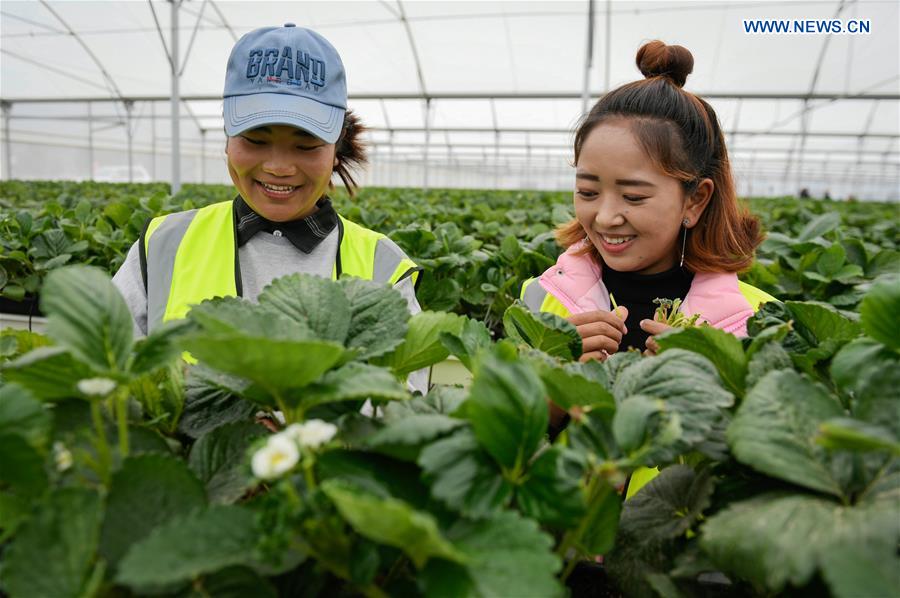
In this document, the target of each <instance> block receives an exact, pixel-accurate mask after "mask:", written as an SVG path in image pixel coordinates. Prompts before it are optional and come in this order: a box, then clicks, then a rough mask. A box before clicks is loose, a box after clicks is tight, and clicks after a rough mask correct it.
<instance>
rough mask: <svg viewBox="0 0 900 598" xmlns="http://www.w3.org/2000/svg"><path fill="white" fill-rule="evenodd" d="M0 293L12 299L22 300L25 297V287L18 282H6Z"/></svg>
mask: <svg viewBox="0 0 900 598" xmlns="http://www.w3.org/2000/svg"><path fill="white" fill-rule="evenodd" d="M0 295H2V296H4V297H7V298H9V299H12V300H13V301H22V300H23V299H25V287H23V286H21V285H18V284H7V285H6V286H5V287H3V292H2V293H0Z"/></svg>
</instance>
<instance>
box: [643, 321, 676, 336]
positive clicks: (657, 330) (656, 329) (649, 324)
mask: <svg viewBox="0 0 900 598" xmlns="http://www.w3.org/2000/svg"><path fill="white" fill-rule="evenodd" d="M640 326H641V330H643V331H644V332H648V333H650V334H654V335H655V334H661V333H663V332H665V331H666V330H671V329H672V327H671V326H669V325H668V324H663V323H662V322H654V321H653V320H641V322H640Z"/></svg>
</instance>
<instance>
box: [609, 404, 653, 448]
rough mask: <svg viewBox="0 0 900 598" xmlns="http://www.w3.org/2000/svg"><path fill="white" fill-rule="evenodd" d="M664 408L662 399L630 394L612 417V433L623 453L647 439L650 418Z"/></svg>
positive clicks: (642, 443)
mask: <svg viewBox="0 0 900 598" xmlns="http://www.w3.org/2000/svg"><path fill="white" fill-rule="evenodd" d="M664 409H665V405H664V403H663V401H661V400H659V399H655V398H653V397H648V396H646V395H631V396H630V397H628V398H627V399H625V400H624V401H622V403H621V404H620V405H619V408H618V409H617V410H616V413H615V416H614V417H613V434H614V435H615V438H616V443H617V444H618V445H619V448H620V449H621V450H622V451H623V452H624V453H626V454H627V453H631V452H633V451H636V450H637V449H639V448H640V447H641V446H643V445H644V443H645V442H647V440H648V438H647V437H648V433H649V432H650V429H651V425H652V424H651V421H650V418H651V417H652V416H653V415H655V414H657V413H660V412H661V411H663V410H664Z"/></svg>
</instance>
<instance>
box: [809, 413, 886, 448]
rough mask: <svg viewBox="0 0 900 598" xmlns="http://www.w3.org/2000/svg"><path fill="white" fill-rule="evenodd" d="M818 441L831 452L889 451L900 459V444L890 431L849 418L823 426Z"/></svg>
mask: <svg viewBox="0 0 900 598" xmlns="http://www.w3.org/2000/svg"><path fill="white" fill-rule="evenodd" d="M817 440H818V442H819V444H821V445H822V446H824V447H825V448H828V449H831V450H842V451H854V452H863V453H864V452H870V451H888V452H890V453H891V454H892V455H893V456H895V457H900V442H898V441H897V437H896V436H894V434H893V433H891V431H890V430H887V429H885V428H882V427H881V426H875V425H872V424H869V423H866V422H861V421H859V420H855V419H853V418H849V417H838V418H834V419H830V420H828V421H826V422H824V423H823V424H821V425H820V426H819V436H818V439H817Z"/></svg>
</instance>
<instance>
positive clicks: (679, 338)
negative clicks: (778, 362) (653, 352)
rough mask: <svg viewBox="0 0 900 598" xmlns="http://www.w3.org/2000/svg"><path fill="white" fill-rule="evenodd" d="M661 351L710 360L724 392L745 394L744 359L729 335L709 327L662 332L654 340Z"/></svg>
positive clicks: (735, 339) (742, 352) (733, 337)
mask: <svg viewBox="0 0 900 598" xmlns="http://www.w3.org/2000/svg"><path fill="white" fill-rule="evenodd" d="M656 342H657V343H658V344H659V346H660V348H661V349H662V350H663V351H665V350H666V349H674V348H678V349H686V350H688V351H693V352H694V353H699V354H700V355H703V356H704V357H706V358H707V359H709V360H710V361H711V362H712V363H713V365H715V366H716V370H718V372H719V376H720V377H721V378H722V381H723V382H724V383H725V388H727V389H728V390H730V391H731V392H732V393H734V394H735V395H737V396H742V395H743V394H744V379H745V377H746V376H747V358H746V357H745V356H744V349H743V347H742V345H741V341H740V340H739V339H738V338H737V337H736V336H734V335H733V334H731V333H729V332H725V331H724V330H719V329H718V328H713V327H712V326H697V327H692V328H681V329H675V330H672V331H668V332H665V333H663V334H660V335H658V336H657V337H656Z"/></svg>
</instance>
